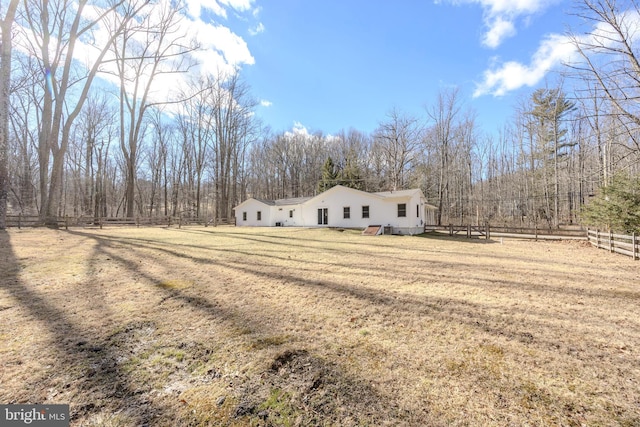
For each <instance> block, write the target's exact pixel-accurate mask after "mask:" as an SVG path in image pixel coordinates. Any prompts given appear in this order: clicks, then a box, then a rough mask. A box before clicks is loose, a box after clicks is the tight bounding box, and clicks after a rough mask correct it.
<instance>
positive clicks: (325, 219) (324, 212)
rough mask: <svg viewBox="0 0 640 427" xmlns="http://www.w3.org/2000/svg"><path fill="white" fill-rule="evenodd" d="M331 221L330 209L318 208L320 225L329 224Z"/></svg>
mask: <svg viewBox="0 0 640 427" xmlns="http://www.w3.org/2000/svg"><path fill="white" fill-rule="evenodd" d="M328 223H329V209H327V208H320V209H318V225H327V224H328Z"/></svg>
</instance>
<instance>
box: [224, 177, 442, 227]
mask: <svg viewBox="0 0 640 427" xmlns="http://www.w3.org/2000/svg"><path fill="white" fill-rule="evenodd" d="M282 202H284V200H282V201H280V203H282ZM270 203H273V204H266V203H263V202H261V201H259V200H256V199H249V200H247V201H245V202H243V203H241V204H240V205H238V206H237V207H236V224H237V225H239V226H275V225H276V224H278V225H281V226H299V227H341V228H362V229H364V228H365V227H367V226H369V225H381V226H387V227H389V226H390V227H392V228H393V232H394V233H396V234H417V233H421V232H422V231H423V230H424V224H425V223H430V222H432V221H433V212H434V209H435V208H434V207H433V206H431V205H428V204H426V202H425V200H424V196H423V195H422V192H421V191H420V190H404V191H398V192H384V193H367V192H364V191H360V190H354V189H352V188H347V187H342V186H336V187H333V188H331V189H329V190H327V191H325V192H324V193H322V194H320V195H318V196H316V197H313V198H311V199H309V200H306V201H302V202H299V203H297V204H281V205H278V203H277V202H270ZM285 203H286V202H285ZM399 204H405V205H406V216H405V217H398V205H399ZM363 206H368V207H369V217H368V218H363V217H362V213H363V212H362V211H363V209H362V208H363ZM345 207H348V208H349V218H345V217H344V208H345ZM319 209H327V213H328V215H327V224H318V210H319ZM258 211H260V212H261V213H262V219H261V220H260V221H258V220H257V212H258ZM244 212H246V213H247V219H246V220H243V213H244Z"/></svg>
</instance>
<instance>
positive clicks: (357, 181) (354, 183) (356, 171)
mask: <svg viewBox="0 0 640 427" xmlns="http://www.w3.org/2000/svg"><path fill="white" fill-rule="evenodd" d="M340 184H341V185H344V186H345V187H350V188H355V189H356V190H362V188H363V185H362V175H361V172H360V167H359V166H358V160H357V159H356V154H355V152H354V151H350V152H349V154H348V155H347V158H346V159H345V162H344V168H343V169H342V171H340Z"/></svg>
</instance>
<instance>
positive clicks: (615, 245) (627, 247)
mask: <svg viewBox="0 0 640 427" xmlns="http://www.w3.org/2000/svg"><path fill="white" fill-rule="evenodd" d="M587 237H588V239H589V242H590V243H591V244H592V245H593V246H595V247H596V248H599V249H607V250H608V251H609V252H615V253H618V254H622V255H627V256H630V257H632V258H633V259H634V260H640V236H638V235H637V234H636V233H633V234H631V235H627V234H615V233H613V232H612V231H600V230H590V229H587Z"/></svg>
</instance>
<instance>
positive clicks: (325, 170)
mask: <svg viewBox="0 0 640 427" xmlns="http://www.w3.org/2000/svg"><path fill="white" fill-rule="evenodd" d="M336 185H338V171H337V170H336V166H335V164H334V163H333V159H332V158H331V157H327V160H326V161H325V162H324V165H322V178H321V180H320V182H319V183H318V191H319V192H320V193H322V192H323V191H327V190H328V189H330V188H331V187H335V186H336Z"/></svg>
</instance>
